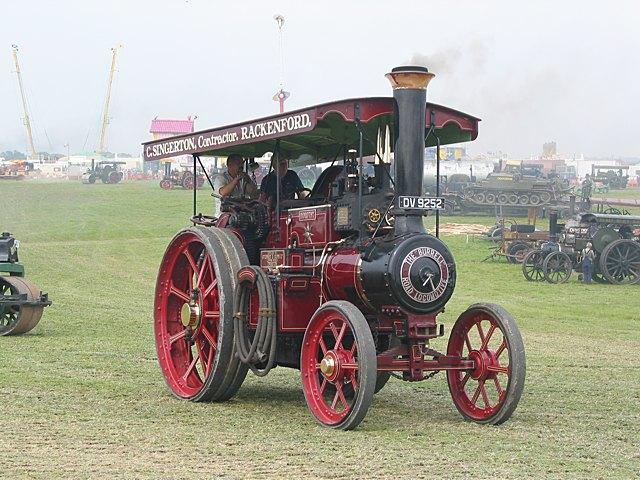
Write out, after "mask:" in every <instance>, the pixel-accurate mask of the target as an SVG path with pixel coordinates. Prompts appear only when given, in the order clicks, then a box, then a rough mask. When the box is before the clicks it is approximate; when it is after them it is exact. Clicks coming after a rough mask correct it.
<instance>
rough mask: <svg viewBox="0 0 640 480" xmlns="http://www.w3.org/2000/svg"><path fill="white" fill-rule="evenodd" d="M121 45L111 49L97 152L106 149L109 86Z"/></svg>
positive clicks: (111, 84) (110, 85) (111, 83)
mask: <svg viewBox="0 0 640 480" xmlns="http://www.w3.org/2000/svg"><path fill="white" fill-rule="evenodd" d="M122 47H123V45H116V46H115V47H113V48H112V49H111V70H109V83H108V84H107V97H106V98H105V100H104V109H103V111H102V128H101V129H100V149H99V150H98V152H99V153H104V152H106V151H107V125H108V124H109V104H110V102H111V88H112V87H113V77H114V74H115V72H116V58H117V56H118V50H119V49H121V48H122Z"/></svg>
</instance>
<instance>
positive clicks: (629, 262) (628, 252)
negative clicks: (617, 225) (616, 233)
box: [604, 240, 640, 284]
mask: <svg viewBox="0 0 640 480" xmlns="http://www.w3.org/2000/svg"><path fill="white" fill-rule="evenodd" d="M634 250H635V251H634ZM604 267H605V269H606V272H607V273H608V276H609V277H611V279H613V280H615V282H616V283H618V284H626V283H636V282H638V280H640V245H637V244H635V243H632V242H628V241H624V240H623V241H620V242H619V243H613V244H611V245H610V246H609V248H608V250H607V252H606V255H605V256H604Z"/></svg>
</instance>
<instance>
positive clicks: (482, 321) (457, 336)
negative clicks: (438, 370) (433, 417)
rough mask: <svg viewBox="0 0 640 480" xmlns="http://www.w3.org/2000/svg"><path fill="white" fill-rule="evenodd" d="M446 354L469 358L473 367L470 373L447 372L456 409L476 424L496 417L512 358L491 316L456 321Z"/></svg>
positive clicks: (501, 402)
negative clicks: (476, 421) (472, 361)
mask: <svg viewBox="0 0 640 480" xmlns="http://www.w3.org/2000/svg"><path fill="white" fill-rule="evenodd" d="M465 351H466V354H465ZM447 353H448V354H449V355H459V356H460V357H462V358H465V359H467V358H468V359H472V360H474V363H475V365H476V366H475V368H474V369H473V370H470V371H460V370H449V371H448V372H447V378H448V380H449V386H450V391H451V395H452V397H453V399H454V401H455V403H456V405H457V406H458V408H460V409H461V410H462V411H463V412H464V414H465V415H467V416H468V417H470V418H472V419H473V420H478V421H483V420H487V419H489V418H491V417H493V416H494V415H496V414H497V413H498V412H499V411H500V409H501V408H502V406H503V405H504V403H505V400H506V397H507V392H508V390H509V383H510V378H511V369H510V365H511V361H512V355H511V345H510V342H509V339H508V338H507V336H506V335H505V334H504V331H503V330H502V328H501V327H500V325H499V323H498V321H497V320H496V319H495V317H494V316H493V315H491V314H490V313H489V312H478V313H477V314H475V315H469V316H467V317H466V318H464V319H463V320H462V321H461V322H457V323H456V325H455V327H454V331H453V332H452V334H451V340H450V342H449V347H448V349H447ZM505 362H506V363H505Z"/></svg>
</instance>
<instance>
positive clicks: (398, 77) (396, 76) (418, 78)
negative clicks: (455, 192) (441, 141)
mask: <svg viewBox="0 0 640 480" xmlns="http://www.w3.org/2000/svg"><path fill="white" fill-rule="evenodd" d="M434 76H435V75H434V74H433V73H429V70H427V69H426V68H424V67H414V66H406V67H396V68H394V69H393V70H391V73H387V75H386V77H387V79H388V80H389V81H390V82H391V86H392V87H393V98H394V99H395V101H396V142H395V146H394V149H393V151H394V168H395V186H396V196H400V195H414V196H420V195H422V176H423V170H424V136H425V126H426V119H425V116H426V103H427V85H428V84H429V82H430V81H431V79H432V78H433V77H434ZM395 230H396V234H397V235H403V234H405V233H414V232H424V225H423V224H422V212H415V213H412V212H403V211H399V212H397V213H396V216H395Z"/></svg>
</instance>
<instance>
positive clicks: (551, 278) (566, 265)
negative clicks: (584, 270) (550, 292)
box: [542, 252, 573, 283]
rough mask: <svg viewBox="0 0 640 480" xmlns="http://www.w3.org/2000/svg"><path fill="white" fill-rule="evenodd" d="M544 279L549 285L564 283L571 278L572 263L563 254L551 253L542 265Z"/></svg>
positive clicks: (569, 258) (567, 256)
mask: <svg viewBox="0 0 640 480" xmlns="http://www.w3.org/2000/svg"><path fill="white" fill-rule="evenodd" d="M542 271H543V272H544V278H545V280H546V281H547V282H549V283H565V282H566V281H567V280H569V277H571V272H572V271H573V262H572V261H571V257H569V255H567V254H566V253H564V252H552V253H550V254H549V255H547V258H545V259H544V262H543V263H542Z"/></svg>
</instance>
